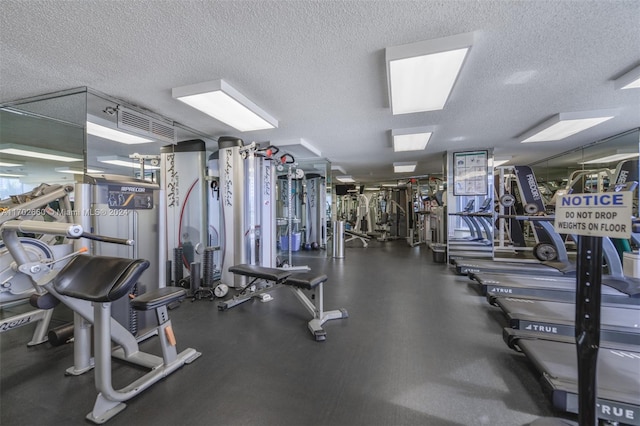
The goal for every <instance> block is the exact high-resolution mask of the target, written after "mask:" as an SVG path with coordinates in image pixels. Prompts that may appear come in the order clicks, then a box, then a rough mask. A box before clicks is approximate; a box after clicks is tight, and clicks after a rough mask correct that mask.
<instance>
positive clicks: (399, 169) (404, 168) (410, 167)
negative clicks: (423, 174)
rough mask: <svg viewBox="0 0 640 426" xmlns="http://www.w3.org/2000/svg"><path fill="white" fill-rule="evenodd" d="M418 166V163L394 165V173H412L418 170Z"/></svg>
mask: <svg viewBox="0 0 640 426" xmlns="http://www.w3.org/2000/svg"><path fill="white" fill-rule="evenodd" d="M417 165H418V163H415V162H404V163H393V172H394V173H411V172H413V171H415V170H416V166H417Z"/></svg>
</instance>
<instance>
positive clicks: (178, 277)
mask: <svg viewBox="0 0 640 426" xmlns="http://www.w3.org/2000/svg"><path fill="white" fill-rule="evenodd" d="M183 272H184V267H183V266H182V247H176V248H174V249H173V285H175V286H178V285H180V281H182V278H184V275H183Z"/></svg>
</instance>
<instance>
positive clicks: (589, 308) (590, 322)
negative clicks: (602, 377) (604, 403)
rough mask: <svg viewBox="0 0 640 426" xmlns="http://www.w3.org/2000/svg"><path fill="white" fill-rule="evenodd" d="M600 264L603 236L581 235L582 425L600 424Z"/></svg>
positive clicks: (578, 326)
mask: <svg viewBox="0 0 640 426" xmlns="http://www.w3.org/2000/svg"><path fill="white" fill-rule="evenodd" d="M601 265H602V237H592V236H581V237H580V239H579V241H578V270H577V282H576V284H577V292H576V350H577V355H578V421H579V423H580V425H583V426H587V425H589V426H592V425H597V424H598V416H597V414H596V397H597V380H596V378H597V369H598V349H599V346H600V291H601V287H602V267H601Z"/></svg>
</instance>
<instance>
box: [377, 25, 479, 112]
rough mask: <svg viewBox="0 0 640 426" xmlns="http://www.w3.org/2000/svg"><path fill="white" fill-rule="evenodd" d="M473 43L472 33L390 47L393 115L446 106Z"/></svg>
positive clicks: (388, 59)
mask: <svg viewBox="0 0 640 426" xmlns="http://www.w3.org/2000/svg"><path fill="white" fill-rule="evenodd" d="M472 44H473V33H465V34H458V35H455V36H451V37H445V38H440V39H434V40H427V41H422V42H417V43H412V44H405V45H401V46H393V47H387V49H386V61H387V81H388V84H389V99H390V101H391V111H392V113H393V115H398V114H410V113H415V112H423V111H435V110H440V109H443V108H444V106H445V104H446V103H447V99H449V95H450V94H451V91H452V89H453V86H454V84H455V82H456V80H457V78H458V75H459V74H460V70H461V69H462V65H463V63H464V60H465V58H466V57H467V53H468V52H469V49H470V48H471V45H472Z"/></svg>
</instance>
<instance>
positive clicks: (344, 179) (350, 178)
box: [336, 176, 355, 183]
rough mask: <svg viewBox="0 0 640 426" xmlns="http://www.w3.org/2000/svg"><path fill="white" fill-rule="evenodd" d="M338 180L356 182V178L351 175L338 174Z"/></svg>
mask: <svg viewBox="0 0 640 426" xmlns="http://www.w3.org/2000/svg"><path fill="white" fill-rule="evenodd" d="M336 180H337V181H340V182H342V183H354V182H355V180H354V179H353V178H352V177H351V176H336Z"/></svg>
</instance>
